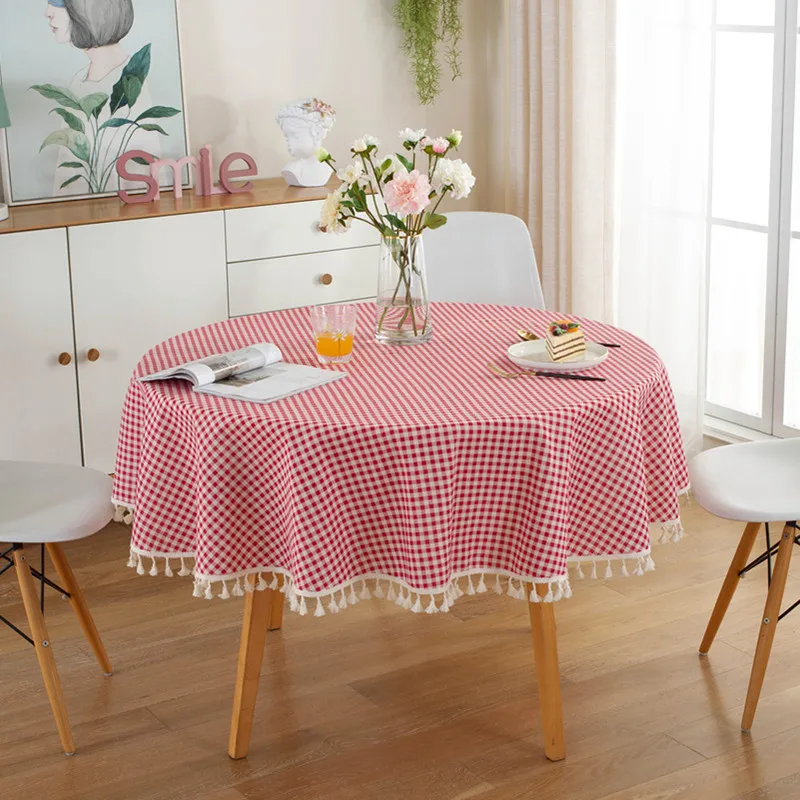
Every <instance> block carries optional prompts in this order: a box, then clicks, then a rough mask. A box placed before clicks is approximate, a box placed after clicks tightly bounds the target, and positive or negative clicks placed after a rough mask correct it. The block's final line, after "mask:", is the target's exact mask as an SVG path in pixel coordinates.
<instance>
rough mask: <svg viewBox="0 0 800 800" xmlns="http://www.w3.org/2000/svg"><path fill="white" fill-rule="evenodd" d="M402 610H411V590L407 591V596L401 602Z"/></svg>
mask: <svg viewBox="0 0 800 800" xmlns="http://www.w3.org/2000/svg"><path fill="white" fill-rule="evenodd" d="M403 608H405V609H408V610H409V611H410V610H411V589H409V590H408V594H407V595H406V597H405V599H404V600H403Z"/></svg>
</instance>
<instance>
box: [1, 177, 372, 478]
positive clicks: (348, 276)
mask: <svg viewBox="0 0 800 800" xmlns="http://www.w3.org/2000/svg"><path fill="white" fill-rule="evenodd" d="M260 184H261V187H260V188H261V192H260V193H256V194H255V195H254V196H253V197H252V198H250V201H251V202H253V203H254V205H253V206H250V207H247V202H248V198H246V197H244V196H242V195H239V196H222V197H221V198H220V199H218V200H216V201H215V202H214V203H208V201H206V202H207V206H208V207H207V208H206V206H204V207H202V208H197V207H194V206H188V207H187V208H185V209H184V208H180V206H179V205H176V204H175V201H168V202H169V206H168V207H167V213H163V214H159V213H158V208H156V209H147V210H143V209H141V208H140V207H139V208H137V207H134V206H131V207H123V208H122V209H120V210H119V211H118V212H116V214H115V207H114V206H113V205H111V204H110V203H109V201H108V200H90V201H81V202H82V203H83V207H84V208H86V209H88V210H87V211H86V213H85V214H84V215H83V216H81V215H80V214H79V208H78V204H77V203H65V204H54V205H53V206H51V207H50V208H51V209H53V210H52V211H49V210H48V209H47V208H46V207H44V206H42V207H37V208H39V209H41V215H43V216H39V217H31V216H30V214H31V208H32V207H25V209H12V216H11V219H10V220H9V222H8V223H0V370H1V371H2V373H1V374H2V375H3V383H2V391H0V459H18V460H41V461H53V462H60V463H70V464H85V465H86V466H89V467H94V468H97V469H101V470H103V471H105V472H113V470H114V458H115V450H116V438H117V431H118V427H119V419H120V411H121V407H122V402H123V399H124V396H125V392H126V389H127V386H128V382H129V380H130V376H131V373H132V371H133V368H134V367H135V366H136V363H137V362H138V361H139V359H140V358H141V356H142V354H143V353H144V352H146V351H147V350H148V349H150V348H151V347H153V346H154V345H155V344H158V343H159V342H160V341H163V340H164V339H167V338H169V337H170V336H174V335H175V334H178V333H181V332H183V331H186V330H190V329H191V328H196V327H199V326H201V325H206V324H209V323H212V322H217V321H219V320H221V319H225V318H227V317H229V316H231V317H233V316H241V315H244V314H255V313H261V312H265V311H272V310H276V309H280V308H290V307H295V306H303V305H314V304H320V303H332V302H342V301H350V300H359V299H364V298H367V297H371V296H373V295H374V293H375V285H376V276H377V262H378V254H377V244H378V241H377V238H376V235H375V234H374V231H373V230H372V229H371V228H368V227H367V226H363V230H362V229H361V228H358V229H355V228H354V229H353V230H351V231H349V232H348V233H345V234H340V235H335V234H323V233H321V232H320V231H319V230H318V227H317V220H318V219H319V210H320V205H321V200H319V199H318V198H319V197H321V196H322V194H323V192H324V190H323V191H315V192H314V193H313V194H312V193H310V192H309V190H295V192H294V193H292V190H290V189H286V188H285V187H283V186H282V185H281V186H280V187H278V185H273V182H269V181H263V182H260ZM309 194H311V195H312V198H313V199H305V197H307V196H308V195H309ZM276 195H277V197H278V198H279V199H277V200H275V196H276ZM314 195H316V197H314ZM264 197H267V198H269V199H270V202H267V203H265V204H258V202H259V201H261V200H263V199H264ZM113 202H114V203H118V201H116V200H113ZM190 202H191V201H190ZM196 202H198V203H199V202H200V201H199V200H198V201H196ZM231 205H233V206H239V207H226V206H231ZM242 206H245V207H242ZM59 207H60V208H59ZM128 208H130V209H134V211H133V212H131V213H132V214H135V215H136V216H134V218H130V219H128V218H121V219H120V218H119V217H120V216H122V215H123V214H124V212H125V211H126V210H127V209H128ZM101 211H102V213H101ZM15 212H18V213H17V214H16V217H15ZM48 215H50V216H51V217H52V221H53V224H52V226H48V225H47V224H42V219H44V220H45V223H46V222H47V220H48V219H49V217H48ZM71 215H72V216H71ZM98 217H100V218H102V219H103V221H101V222H93V221H92V220H93V219H96V218H98ZM29 219H36V220H37V224H36V225H35V226H34V225H32V224H28V225H26V221H27V220H29ZM20 220H22V223H20ZM26 227H28V228H31V229H25V228H26Z"/></svg>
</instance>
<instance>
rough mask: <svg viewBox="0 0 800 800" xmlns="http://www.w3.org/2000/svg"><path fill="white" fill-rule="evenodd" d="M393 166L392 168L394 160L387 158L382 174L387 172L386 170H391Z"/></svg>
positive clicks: (382, 166) (382, 167)
mask: <svg viewBox="0 0 800 800" xmlns="http://www.w3.org/2000/svg"><path fill="white" fill-rule="evenodd" d="M391 166H392V159H391V158H387V159H386V160H385V161H384V162H383V164H381V172H386V170H387V169H389V167H391Z"/></svg>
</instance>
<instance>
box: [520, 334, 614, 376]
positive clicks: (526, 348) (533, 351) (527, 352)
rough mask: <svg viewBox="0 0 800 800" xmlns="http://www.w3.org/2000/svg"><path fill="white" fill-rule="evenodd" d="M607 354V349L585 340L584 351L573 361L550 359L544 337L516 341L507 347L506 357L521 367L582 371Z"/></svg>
mask: <svg viewBox="0 0 800 800" xmlns="http://www.w3.org/2000/svg"><path fill="white" fill-rule="evenodd" d="M607 356H608V349H607V348H605V347H603V345H601V344H596V343H595V342H586V353H585V355H583V356H582V357H581V358H578V359H575V361H551V360H550V356H549V355H547V346H546V342H545V340H544V339H534V340H533V341H532V342H518V343H517V344H512V345H511V347H509V348H508V357H509V358H510V359H511V360H512V361H513V362H514V363H515V364H517V365H518V366H520V367H522V368H523V369H538V370H542V371H543V372H583V370H586V369H592V367H596V366H597V365H598V364H602V363H603V362H604V361H605V360H606V357H607Z"/></svg>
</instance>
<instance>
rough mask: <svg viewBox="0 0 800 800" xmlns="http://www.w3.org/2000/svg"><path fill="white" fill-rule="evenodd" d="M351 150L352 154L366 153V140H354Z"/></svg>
mask: <svg viewBox="0 0 800 800" xmlns="http://www.w3.org/2000/svg"><path fill="white" fill-rule="evenodd" d="M351 149H352V151H353V152H354V153H366V152H367V142H366V139H356V140H355V141H354V142H353V147H352V148H351Z"/></svg>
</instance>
